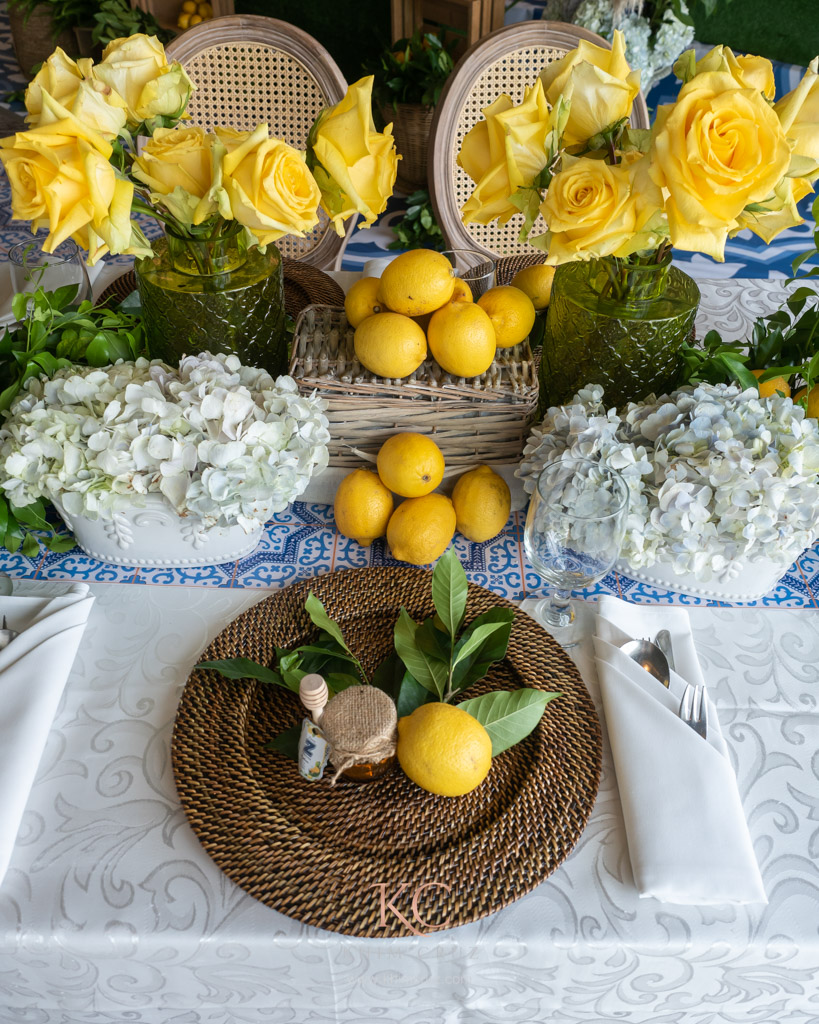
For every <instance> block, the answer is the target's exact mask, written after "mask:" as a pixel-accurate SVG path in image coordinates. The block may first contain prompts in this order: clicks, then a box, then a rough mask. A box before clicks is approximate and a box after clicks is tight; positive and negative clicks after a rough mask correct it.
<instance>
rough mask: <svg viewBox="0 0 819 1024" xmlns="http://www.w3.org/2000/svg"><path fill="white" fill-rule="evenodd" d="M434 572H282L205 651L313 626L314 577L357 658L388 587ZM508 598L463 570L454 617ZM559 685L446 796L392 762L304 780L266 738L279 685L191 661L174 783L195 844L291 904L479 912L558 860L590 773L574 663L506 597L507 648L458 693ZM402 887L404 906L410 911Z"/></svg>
mask: <svg viewBox="0 0 819 1024" xmlns="http://www.w3.org/2000/svg"><path fill="white" fill-rule="evenodd" d="M430 580H431V574H430V573H429V572H428V571H427V570H424V569H416V568H373V569H352V570H347V571H343V572H335V573H330V574H328V575H326V576H321V577H317V578H315V579H313V580H308V581H304V582H301V583H297V584H294V585H293V586H291V587H287V588H285V589H283V590H281V591H278V592H277V593H275V594H273V595H272V596H271V597H269V598H267V599H266V600H265V601H262V602H261V603H259V604H257V605H255V606H254V607H253V608H251V609H250V610H249V611H247V612H245V613H244V614H243V615H241V616H239V617H238V618H237V619H235V620H234V621H233V622H231V623H230V624H229V625H228V626H227V627H226V628H225V629H224V630H223V631H222V632H221V633H220V634H219V636H218V637H216V639H215V640H214V641H213V643H211V645H210V647H209V648H208V649H207V651H205V652H204V654H203V656H202V657H203V660H205V659H215V658H230V657H236V656H244V657H248V658H252V659H253V660H255V661H258V662H261V663H262V664H270V663H271V662H272V661H273V660H274V658H275V651H274V647H275V646H279V647H291V646H293V645H296V644H298V643H300V642H305V640H306V639H307V638H308V637H315V636H316V630H315V628H314V627H313V626H312V624H311V623H310V621H309V618H308V616H307V614H306V612H305V611H304V601H305V599H306V597H307V594H308V591H309V590H312V591H313V592H314V593H315V594H317V596H318V597H319V598H320V599H321V600H322V601H323V602H324V604H325V607H326V608H327V610H328V612H329V614H330V615H331V616H332V617H333V618H334V619H336V621H338V622H339V623H340V624H341V626H342V629H343V631H344V635H345V638H346V640H347V643H348V644H349V645H350V647H351V648H352V650H354V651H355V652H356V653H358V655H359V657H360V658H361V660H362V662H363V664H364V668H365V671H367V672H371V671H372V670H373V669H374V668H375V667H376V665H377V664H378V663H379V662H380V661H381V660H382V659H383V658H384V657H385V656H386V654H387V653H388V652H389V651H390V649H391V647H392V634H393V625H394V622H395V619H396V616H397V614H398V610H399V608H400V607H401V605H404V606H405V607H406V608H407V610H408V611H409V612H410V614H411V615H413V617H414V618H415V619H416V620H418V621H420V619H421V618H422V617H424V616H426V615H428V614H430V613H431V612H432V603H431V596H430ZM498 605H502V606H504V607H514V606H513V605H511V604H510V603H509V602H508V601H505V600H503V599H502V598H499V597H497V596H495V595H494V594H491V593H490V592H489V591H487V590H484V589H482V588H481V587H477V586H474V585H470V588H469V605H468V609H467V619H468V620H469V619H471V618H472V617H474V616H476V615H478V614H480V613H481V612H483V611H486V610H487V609H489V608H491V607H495V606H498ZM520 686H534V687H539V688H541V689H546V690H560V691H562V693H563V696H562V697H561V698H560V699H558V700H555V701H552V702H551V703H550V704H549V705H548V707H547V710H546V714H545V715H544V718H543V719H542V721H541V723H540V725H539V726H538V727H537V729H536V730H535V732H534V733H532V734H531V735H530V736H529V737H528V738H527V739H526V740H525V741H523V742H522V743H520V744H518V745H517V746H516V747H513V748H512V749H511V750H509V751H507V752H505V753H504V754H501V755H500V756H498V757H497V758H495V759H494V761H493V764H492V768H491V771H490V773H489V775H488V777H487V778H486V780H485V781H484V782H483V783H482V784H481V785H480V786H479V787H478V788H477V789H476V790H474V791H473V792H472V793H470V794H468V795H466V796H463V797H457V798H447V797H438V796H433V795H432V794H430V793H426V792H424V791H422V790H420V789H419V788H418V787H417V786H415V785H414V784H413V783H411V782H410V781H409V780H408V779H407V778H406V776H405V775H404V774H403V772H401V770H400V768H398V767H397V766H396V767H395V769H394V770H393V771H392V772H391V773H390V774H389V775H387V776H385V777H384V778H382V779H380V780H378V781H377V782H372V783H368V784H363V785H357V784H355V783H352V782H347V781H342V782H340V783H339V784H338V785H337V786H336V787H335V788H331V787H330V786H329V785H328V784H327V783H325V782H319V783H316V782H305V781H303V780H302V779H301V778H300V776H299V774H298V771H297V768H296V765H295V762H293V761H290V760H288V759H287V758H286V757H285V756H284V755H282V754H279V753H277V752H271V751H267V750H265V749H264V747H265V744H266V743H267V742H268V740H270V739H271V738H272V737H273V736H275V735H276V734H278V733H279V732H281V731H282V730H284V729H286V728H288V727H289V726H292V725H294V724H296V723H298V722H299V721H300V720H301V719H302V718H303V717H304V711H303V710H302V709H301V707H300V705H299V703H298V700H297V698H296V697H295V696H294V695H293V694H291V693H290V692H289V691H286V690H284V689H282V688H279V687H274V686H264V685H262V684H261V683H255V682H253V681H250V680H240V681H230V680H227V679H224V678H222V677H221V676H220V675H218V674H217V673H215V672H212V671H209V670H205V669H195V670H194V671H193V673H192V674H191V677H190V679H189V680H188V683H187V685H186V687H185V690H184V693H183V695H182V700H181V703H180V705H179V710H178V713H177V717H176V724H175V727H174V733H173V744H172V752H173V768H174V775H175V778H176V784H177V788H178V792H179V798H180V800H181V802H182V806H183V808H184V810H185V813H186V814H187V816H188V820H189V822H190V824H191V826H192V828H193V830H194V832H195V833H196V835H197V836H198V838H199V840H200V842H201V843H202V845H203V847H204V848H205V850H206V851H207V852H208V854H209V855H210V856H211V857H212V858H213V860H214V861H215V862H216V864H218V865H219V867H220V868H221V869H222V870H223V871H224V872H225V874H227V875H228V876H229V877H230V878H231V879H232V880H233V881H234V882H235V883H236V884H237V885H238V886H240V887H241V888H242V889H244V890H245V892H247V893H249V894H250V895H251V896H254V897H256V899H258V900H260V901H261V902H262V903H265V904H267V905H268V906H270V907H273V908H274V909H275V910H278V911H279V912H280V913H282V914H286V915H287V916H288V917H292V918H295V919H296V920H298V921H301V922H304V923H305V924H310V925H315V926H317V927H319V928H326V929H329V930H331V931H336V932H342V933H344V934H347V935H356V936H366V937H386V936H406V935H411V934H413V933H414V932H421V933H425V932H428V931H433V930H438V929H440V928H452V927H455V926H457V925H462V924H466V923H468V922H470V921H475V920H477V919H478V918H481V917H486V916H487V915H488V914H492V913H494V912H495V911H497V910H500V909H501V908H502V907H505V906H507V905H508V904H509V903H512V902H513V901H514V900H517V899H519V898H520V897H521V896H523V895H524V894H525V893H527V892H529V891H530V890H531V889H533V888H534V887H535V886H537V885H538V884H539V883H540V882H542V881H543V880H544V879H545V878H546V877H547V876H548V875H550V874H551V873H552V871H554V870H555V868H557V867H558V865H559V864H560V863H561V862H562V861H563V859H564V858H565V857H566V856H567V855H568V854H569V852H570V851H571V850H572V848H573V847H574V845H575V843H576V842H577V840H578V838H579V837H580V834H581V832H582V831H583V828H584V827H585V825H586V822H587V820H588V817H589V814H590V813H591V810H592V806H593V804H594V799H595V795H596V793H597V787H598V783H599V776H600V763H601V739H600V728H599V723H598V720H597V715H596V713H595V710H594V706H593V704H592V701H591V698H590V696H589V693H588V691H587V690H586V687H585V686H584V684H583V682H582V680H581V678H580V675H579V674H578V672H577V669H576V668H575V667H574V665H573V664H572V662H571V661H570V660H569V658H568V657H567V656H566V654H565V653H564V652H563V651H562V650H561V649H560V647H559V646H558V645H557V644H556V643H555V641H554V640H553V639H552V638H551V637H550V636H549V635H548V634H547V633H546V632H545V631H544V630H542V629H541V628H540V626H538V625H537V623H536V622H535V621H534V620H533V619H531V618H529V616H527V615H526V614H525V613H523V612H521V611H520V610H519V609H518V610H517V616H516V619H515V622H514V625H513V628H512V636H511V641H510V644H509V651H508V654H507V657H506V659H505V661H504V662H502V663H500V664H499V665H497V666H495V667H494V668H493V670H492V671H491V673H490V675H489V676H488V677H487V678H486V679H484V680H482V681H481V682H480V683H478V684H476V685H475V686H474V687H472V688H471V689H470V690H469V691H468V693H469V695H470V696H477V695H478V694H479V693H482V692H486V690H488V689H516V688H518V687H520ZM413 899H414V900H415V911H416V913H413Z"/></svg>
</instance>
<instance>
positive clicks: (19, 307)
mask: <svg viewBox="0 0 819 1024" xmlns="http://www.w3.org/2000/svg"><path fill="white" fill-rule="evenodd" d="M30 298H31V295H30V294H29V293H28V292H17V294H16V295H15V296H14V298H13V299H12V300H11V312H12V315H13V316H14V319H15V320H25V318H26V309H27V308H28V300H29V299H30Z"/></svg>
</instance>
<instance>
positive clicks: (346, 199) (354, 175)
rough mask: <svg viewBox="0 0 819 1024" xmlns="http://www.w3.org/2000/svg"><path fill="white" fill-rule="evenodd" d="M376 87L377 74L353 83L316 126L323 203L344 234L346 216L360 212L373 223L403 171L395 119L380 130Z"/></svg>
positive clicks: (314, 153)
mask: <svg viewBox="0 0 819 1024" xmlns="http://www.w3.org/2000/svg"><path fill="white" fill-rule="evenodd" d="M372 89H373V76H372V75H369V76H368V77H366V78H362V79H360V80H359V81H358V82H355V83H354V84H353V85H351V86H349V88H348V89H347V94H346V96H345V97H344V99H343V100H341V101H340V102H338V103H336V105H335V106H334V107H330V108H329V109H328V110H325V111H324V112H323V113H322V114H320V115H319V117H318V119H317V120H316V123H315V124H314V125H313V129H312V131H311V132H310V143H309V145H310V150H311V168H312V169H313V173H314V174H315V178H316V181H317V182H318V184H319V187H320V189H321V199H322V202H321V205H322V208H323V209H324V211H325V212H326V213H327V215H328V216H329V217H330V218H331V220H332V221H333V224H334V225H335V229H336V231H337V232H338V233H339V235H343V234H344V228H343V226H342V225H343V222H344V221H345V220H347V218H348V217H352V216H353V215H354V214H356V213H360V214H361V216H362V217H363V218H364V224H362V225H361V226H362V227H369V226H370V224H372V223H373V221H374V220H375V219H376V217H377V216H378V215H379V213H382V212H383V211H384V209H385V208H386V206H387V200H388V199H389V197H390V196H391V195H392V190H393V186H394V185H395V176H396V174H397V173H398V160H399V157H398V155H397V154H396V152H395V144H394V141H393V137H392V125H391V124H389V125H387V127H386V128H385V129H384V131H383V133H381V132H377V131H376V130H375V124H374V122H373V115H372V103H371V100H372ZM313 161H315V162H316V163H315V164H314V163H313Z"/></svg>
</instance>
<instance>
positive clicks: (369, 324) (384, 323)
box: [353, 313, 427, 379]
mask: <svg viewBox="0 0 819 1024" xmlns="http://www.w3.org/2000/svg"><path fill="white" fill-rule="evenodd" d="M353 344H354V346H355V354H356V355H357V356H358V358H359V361H360V362H361V364H362V366H366V368H367V369H368V370H370V371H371V372H372V373H376V374H378V376H379V377H392V378H395V379H399V378H401V377H409V375H410V374H411V373H412V372H413V371H415V370H417V369H418V367H419V366H420V365H421V363H423V361H424V359H426V355H427V339H426V338H425V337H424V332H423V331H422V330H421V328H420V327H419V326H418V324H417V323H415V321H414V320H410V318H409V317H408V316H402V315H401V314H400V313H373V315H372V316H368V317H367V319H366V320H364V321H362V323H360V324H359V325H358V327H356V330H355V338H354V339H353Z"/></svg>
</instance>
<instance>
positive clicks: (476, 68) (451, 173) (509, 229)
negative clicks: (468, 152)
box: [428, 21, 649, 260]
mask: <svg viewBox="0 0 819 1024" xmlns="http://www.w3.org/2000/svg"><path fill="white" fill-rule="evenodd" d="M581 39H588V40H590V41H591V42H593V43H596V44H597V45H598V46H604V47H607V48H608V47H609V43H608V42H607V41H606V40H605V39H603V38H602V37H601V36H598V35H595V33H594V32H589V31H587V30H586V29H583V28H579V27H578V26H577V25H564V24H562V23H561V22H556V21H526V22H522V23H520V24H517V25H507V26H506V27H505V28H501V29H498V30H497V31H495V32H491V33H490V34H489V35H488V36H485V37H484V38H483V39H481V40H479V41H478V42H477V43H476V44H475V45H474V46H473V47H471V49H469V50H467V52H466V53H465V54H464V55H463V57H461V59H460V61H458V63H457V65H456V66H455V70H454V71H453V72H452V74H451V76H450V77H449V80H448V81H447V83H446V85H445V86H444V90H443V92H442V93H441V98H440V100H439V102H438V107H437V109H436V112H435V120H434V122H433V125H432V134H431V138H430V147H429V165H428V170H429V183H430V195H431V198H432V205H433V208H434V210H435V215H436V217H437V219H438V223H439V224H440V226H441V230H442V231H443V234H444V238H445V239H446V242H447V245H448V247H449V248H452V249H459V248H467V249H478V250H480V251H482V252H484V253H486V254H487V255H490V256H517V255H532V258H533V260H536V259H537V257H536V256H535V255H534V254H535V253H536V250H533V249H532V247H531V246H529V245H528V244H527V243H526V242H520V241H519V240H518V234H519V233H520V226H521V222H522V215H515V216H514V217H512V218H511V220H509V221H507V223H506V224H498V223H497V222H493V223H491V224H464V223H463V222H462V221H461V212H460V211H461V207H462V206H463V205H464V203H465V202H466V201H467V199H468V198H469V196H470V195H471V194H472V190H473V189H474V187H475V183H474V182H473V181H472V179H471V178H470V177H469V175H468V174H467V173H466V171H464V170H463V169H462V168H461V167H459V166H458V164H457V162H456V158H457V156H458V151H459V150H460V148H461V143H462V142H463V139H464V136H465V135H466V133H467V132H468V131H469V130H470V129H471V128H472V127H473V126H474V125H475V124H477V123H478V121H480V120H481V118H482V117H483V114H482V110H483V108H484V107H487V106H489V104H490V103H492V102H493V101H494V100H495V99H497V97H498V96H499V95H500V94H501V93H507V94H508V95H509V96H511V97H512V100H513V101H514V102H515V103H521V102H522V101H523V94H524V90H525V88H526V86H530V85H533V84H534V82H535V79H536V78H537V76H538V74H539V73H540V72H541V71H542V70H543V68H544V67H545V65H547V64H550V63H551V62H552V61H555V60H560V58H561V57H563V56H564V55H565V54H566V53H568V52H569V51H570V50H573V49H575V47H576V46H577V44H578V42H579V41H580V40H581ZM631 123H632V126H633V127H635V128H648V126H649V119H648V108H647V107H646V102H645V99H644V97H643V94H642V92H641V93H639V94H638V95H637V98H636V99H635V101H634V106H633V110H632V117H631ZM544 231H545V224H544V223H543V219H542V218H540V217H539V218H538V220H537V221H536V222H535V226H534V228H533V231H532V234H533V235H535V234H542V233H543V232H544ZM539 258H540V259H542V258H544V257H543V254H542V253H541V254H540V257H539Z"/></svg>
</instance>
